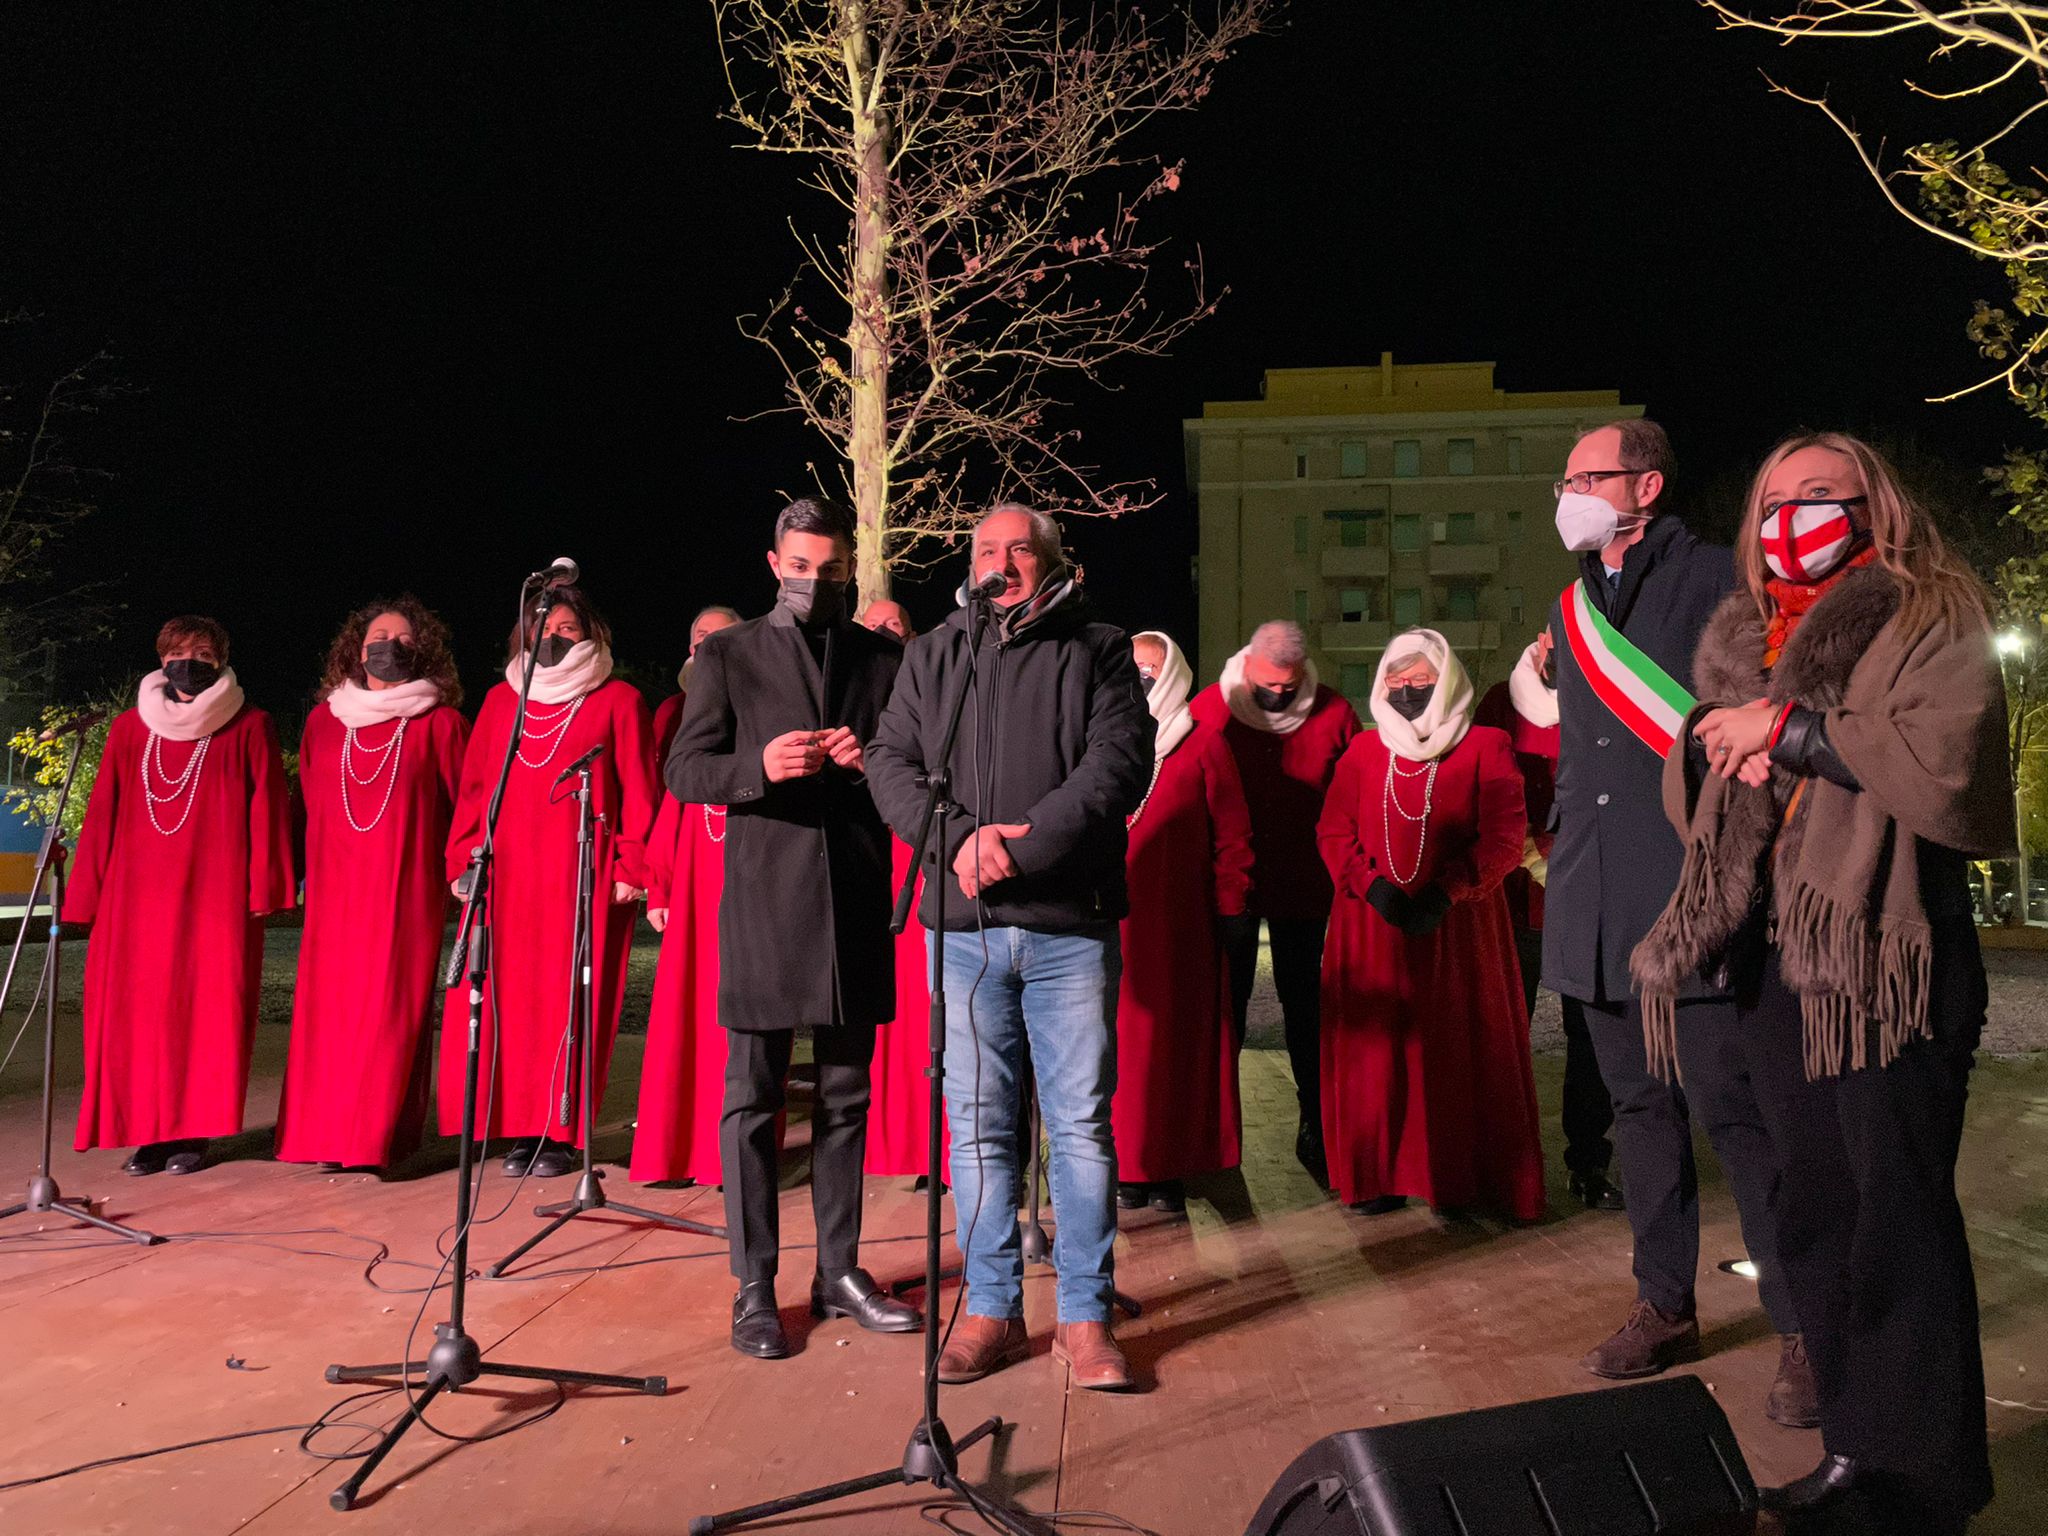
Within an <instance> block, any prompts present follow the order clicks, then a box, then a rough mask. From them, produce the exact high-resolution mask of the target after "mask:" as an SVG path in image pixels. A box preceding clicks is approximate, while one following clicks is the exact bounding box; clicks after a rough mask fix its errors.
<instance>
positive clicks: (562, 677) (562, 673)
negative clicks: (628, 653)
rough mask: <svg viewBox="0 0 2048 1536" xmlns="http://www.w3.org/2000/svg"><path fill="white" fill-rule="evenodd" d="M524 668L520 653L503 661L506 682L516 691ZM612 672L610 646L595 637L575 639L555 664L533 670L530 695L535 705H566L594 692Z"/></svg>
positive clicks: (522, 657) (522, 656)
mask: <svg viewBox="0 0 2048 1536" xmlns="http://www.w3.org/2000/svg"><path fill="white" fill-rule="evenodd" d="M525 671H526V657H525V656H524V655H523V654H522V655H518V656H514V657H513V658H512V659H511V660H510V661H508V662H506V663H505V681H506V682H508V683H510V684H511V685H512V691H513V693H515V694H516V693H518V692H519V684H520V681H521V679H522V677H523V676H524V674H525ZM611 675H612V651H611V647H610V646H608V645H599V644H598V643H597V642H596V641H595V640H578V641H577V642H576V643H575V644H574V645H572V646H570V647H569V654H568V655H566V656H564V657H563V658H562V659H561V660H560V661H559V662H557V663H556V664H555V665H554V666H552V667H535V668H534V669H533V692H532V694H531V695H529V697H530V698H531V699H532V700H533V702H534V703H536V704H567V703H568V702H569V701H570V700H572V699H580V698H582V697H583V696H584V695H585V694H586V693H590V692H593V691H594V690H595V689H596V688H597V687H598V686H599V685H600V684H601V683H603V682H604V680H605V679H606V678H608V677H610V676H611Z"/></svg>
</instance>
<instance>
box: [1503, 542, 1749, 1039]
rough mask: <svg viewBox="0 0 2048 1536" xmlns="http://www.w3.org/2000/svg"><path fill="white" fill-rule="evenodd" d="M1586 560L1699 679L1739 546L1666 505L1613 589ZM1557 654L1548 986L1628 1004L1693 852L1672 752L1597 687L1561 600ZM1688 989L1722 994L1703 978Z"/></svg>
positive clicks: (1637, 632)
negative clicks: (1702, 642)
mask: <svg viewBox="0 0 2048 1536" xmlns="http://www.w3.org/2000/svg"><path fill="white" fill-rule="evenodd" d="M1579 565H1580V569H1581V571H1582V573H1583V574H1584V576H1585V578H1586V584H1587V586H1588V588H1589V589H1590V590H1591V592H1592V594H1593V601H1594V602H1595V603H1596V604H1597V605H1598V606H1599V607H1600V610H1601V611H1602V612H1603V613H1605V614H1606V615H1607V618H1608V620H1609V621H1610V622H1611V623H1612V624H1613V625H1614V627H1615V628H1616V629H1619V630H1620V631H1621V632H1622V633H1623V634H1624V635H1626V636H1627V637H1628V638H1629V639H1630V640H1631V641H1632V642H1634V644H1635V645H1636V646H1637V647H1639V648H1640V649H1641V650H1642V651H1644V652H1645V653H1646V654H1648V655H1649V656H1650V658H1651V659H1652V660H1654V661H1655V662H1656V663H1657V665H1659V666H1660V667H1662V668H1663V669H1664V670H1665V671H1666V672H1668V673H1670V674H1671V676H1672V677H1674V678H1676V679H1677V680H1678V681H1679V682H1681V683H1683V684H1685V686H1686V687H1687V688H1688V689H1692V690H1693V691H1695V692H1696V691H1697V690H1696V689H1693V681H1692V675H1693V672H1692V667H1693V653H1694V651H1695V650H1697V649H1698V646H1699V639H1700V631H1701V630H1703V629H1704V628H1705V627H1706V624H1707V620H1708V619H1709V618H1711V617H1712V616H1713V612H1714V609H1715V607H1716V606H1717V605H1718V604H1719V603H1720V601H1721V599H1722V598H1723V597H1725V596H1727V594H1728V592H1729V591H1730V590H1731V589H1732V588H1733V587H1734V585H1735V560H1734V556H1733V555H1732V554H1731V553H1730V552H1729V551H1728V550H1726V549H1721V548H1718V547H1716V546H1714V545H1711V544H1702V543H1701V542H1700V541H1699V540H1698V539H1696V538H1694V537H1693V536H1692V534H1691V533H1690V532H1688V531H1687V530H1686V527H1685V525H1684V524H1683V523H1681V522H1679V520H1678V519H1677V518H1676V517H1675V516H1672V515H1671V514H1669V513H1667V514H1666V515H1664V516H1663V517H1660V518H1658V519H1657V520H1656V521H1655V522H1653V523H1652V524H1650V527H1649V531H1648V532H1646V533H1645V534H1644V535H1643V538H1642V542H1640V543H1639V544H1636V545H1634V546H1633V547H1631V548H1630V550H1629V551H1628V553H1627V555H1626V556H1624V557H1623V559H1622V563H1621V590H1620V591H1619V592H1618V593H1616V594H1615V595H1613V596H1612V597H1610V596H1609V595H1608V590H1607V581H1606V578H1605V576H1604V575H1603V574H1602V570H1601V564H1600V556H1599V554H1598V553H1597V552H1595V553H1592V554H1589V555H1586V556H1584V557H1583V558H1582V559H1581V560H1580V562H1579ZM1550 634H1551V639H1552V642H1553V644H1554V647H1555V649H1554V651H1553V654H1554V655H1555V656H1556V658H1557V711H1558V722H1557V723H1558V760H1557V798H1556V801H1555V806H1556V810H1555V813H1554V814H1555V816H1556V820H1557V840H1556V842H1555V843H1554V844H1553V845H1552V846H1551V850H1550V872H1549V878H1548V881H1547V883H1546V885H1545V888H1544V895H1543V985H1544V986H1546V987H1549V988H1550V989H1551V990H1552V991H1554V992H1559V993H1562V994H1564V995H1565V996H1566V997H1576V998H1579V999H1581V1000H1583V1001H1586V1002H1609V1003H1616V1004H1618V1003H1622V1002H1625V1001H1626V1000H1627V998H1628V995H1629V988H1630V981H1629V969H1628V961H1629V955H1630V953H1631V952H1632V951H1633V950H1634V949H1635V947H1636V945H1637V943H1638V942H1640V941H1641V939H1642V937H1643V935H1644V934H1645V933H1647V932H1649V930H1650V925H1651V924H1652V923H1654V922H1655V921H1656V920H1657V915H1658V914H1659V913H1660V912H1662V911H1663V910H1664V904H1665V903H1666V902H1667V901H1669V900H1670V899H1671V893H1672V892H1673V891H1674V890H1676V889H1677V887H1678V872H1679V869H1680V868H1681V866H1682V865H1683V863H1684V856H1685V850H1684V848H1683V847H1682V845H1681V844H1680V843H1679V841H1678V834H1677V833H1676V832H1674V831H1672V830H1671V823H1670V822H1669V821H1668V820H1667V819H1666V818H1665V815H1664V790H1663V780H1664V762H1663V759H1661V758H1659V757H1658V756H1657V755H1656V754H1655V753H1653V752H1652V751H1651V750H1650V749H1649V748H1648V747H1646V746H1644V745H1643V744H1642V742H1640V741H1639V740H1637V739H1636V738H1635V737H1634V736H1632V735H1630V734H1629V732H1628V730H1627V728H1626V727H1624V726H1623V725H1622V724H1621V722H1620V721H1618V720H1617V719H1615V717H1614V715H1613V714H1612V712H1610V711H1609V710H1608V708H1607V706H1606V705H1605V704H1603V703H1601V702H1600V699H1599V697H1598V696H1597V695H1596V694H1595V693H1594V692H1593V685H1592V684H1591V683H1589V682H1588V681H1587V680H1586V678H1585V675H1584V674H1583V673H1581V672H1580V671H1579V668H1578V665H1577V663H1575V662H1574V661H1573V660H1572V655H1571V650H1570V647H1568V646H1567V645H1566V644H1565V635H1564V620H1563V618H1562V615H1561V612H1560V610H1559V608H1558V606H1557V605H1556V604H1553V605H1552V607H1551V614H1550ZM1678 995H1679V997H1680V998H1682V999H1688V1000H1689V999H1694V998H1702V997H1713V996H1717V995H1718V994H1717V993H1716V992H1715V991H1714V989H1713V988H1711V987H1709V986H1708V985H1707V983H1706V982H1705V981H1703V980H1702V979H1701V978H1700V977H1699V976H1697V975H1694V976H1691V977H1688V978H1687V981H1686V984H1685V986H1684V987H1682V988H1681V989H1680V991H1679V994H1678Z"/></svg>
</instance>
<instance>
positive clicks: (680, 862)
mask: <svg viewBox="0 0 2048 1536" xmlns="http://www.w3.org/2000/svg"><path fill="white" fill-rule="evenodd" d="M724 890H725V807H724V806H722V805H684V804H683V803H682V802H681V801H679V800H677V799H676V798H675V796H673V795H670V794H666V793H664V794H663V795H662V797H661V812H660V814H659V815H657V816H656V817H655V818H654V833H653V836H652V837H650V838H649V839H648V843H647V921H648V922H649V923H651V924H652V925H653V926H654V928H655V930H656V931H657V932H659V933H660V934H661V958H660V959H659V960H657V961H656V962H655V967H654V1001H653V1003H652V1005H651V1006H650V1008H649V1010H648V1015H647V1049H646V1051H645V1053H644V1054H643V1055H642V1057H641V1060H640V1112H639V1117H638V1123H637V1125H636V1126H635V1128H634V1131H633V1159H632V1164H631V1168H630V1172H631V1176H632V1177H633V1178H634V1179H635V1180H638V1181H639V1182H641V1183H655V1182H657V1181H661V1180H680V1181H684V1182H688V1183H692V1184H722V1183H724V1182H725V1179H724V1175H723V1173H722V1172H721V1170H720V1167H719V1161H718V1116H719V1113H720V1111H721V1110H722V1109H723V1108H724V1105H725V1031H724V1030H722V1029H720V1028H719V1027H718V901H719V897H720V895H721V894H722V893H723V892H724Z"/></svg>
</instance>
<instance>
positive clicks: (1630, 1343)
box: [1579, 1297, 1700, 1381]
mask: <svg viewBox="0 0 2048 1536" xmlns="http://www.w3.org/2000/svg"><path fill="white" fill-rule="evenodd" d="M1699 1357H1700V1324H1699V1319H1698V1318H1696V1317H1694V1316H1693V1315H1692V1314H1691V1313H1689V1312H1688V1313H1684V1314H1676V1313H1671V1312H1665V1311H1661V1310H1660V1309H1659V1308H1658V1307H1657V1305H1656V1303H1655V1302H1651V1301H1645V1300H1643V1299H1642V1298H1641V1297H1638V1298H1637V1299H1636V1304H1635V1305H1634V1306H1632V1307H1630V1308H1629V1309H1628V1321H1627V1322H1625V1323H1623V1324H1622V1325H1621V1327H1620V1328H1619V1329H1618V1330H1617V1331H1616V1332H1615V1333H1614V1334H1613V1335H1612V1336H1611V1337H1609V1338H1607V1339H1606V1340H1604V1341H1603V1342H1602V1343H1601V1344H1600V1346H1599V1347H1598V1348H1597V1349H1595V1350H1594V1351H1593V1352H1592V1353H1591V1354H1589V1355H1587V1356H1586V1358H1585V1359H1583V1360H1581V1361H1580V1362H1579V1364H1580V1365H1583V1366H1584V1367H1585V1368H1586V1369H1587V1370H1589V1371H1591V1372H1592V1373H1593V1374H1594V1375H1595V1376H1605V1377H1606V1378H1607V1379H1608V1380H1610V1381H1633V1380H1634V1379H1635V1378H1636V1377H1638V1376H1655V1375H1656V1374H1657V1373H1658V1372H1660V1371H1665V1370H1668V1369H1670V1368H1671V1367H1672V1366H1674V1365H1677V1364H1679V1363H1680V1362H1682V1361H1686V1360H1697V1359H1699Z"/></svg>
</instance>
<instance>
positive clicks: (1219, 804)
mask: <svg viewBox="0 0 2048 1536" xmlns="http://www.w3.org/2000/svg"><path fill="white" fill-rule="evenodd" d="M1126 868H1127V876H1126V878H1127V879H1128V881H1129V885H1130V893H1131V910H1130V915H1129V916H1128V917H1126V918H1125V919H1124V920H1123V956H1124V974H1123V983H1122V987H1121V989H1120V991H1119V992H1118V994H1117V1008H1116V1096H1115V1098H1114V1100H1113V1101H1112V1103H1111V1121H1112V1124H1113V1125H1114V1127H1115V1132H1116V1162H1117V1175H1116V1176H1117V1178H1118V1180H1119V1181H1120V1182H1123V1183H1126V1184H1152V1183H1160V1182H1164V1181H1166V1180H1171V1179H1184V1178H1188V1177H1191V1176H1192V1175H1195V1174H1202V1173H1214V1172H1216V1171H1217V1170H1218V1169H1223V1168H1235V1167H1236V1166H1237V1163H1238V1156H1239V1147H1240V1133H1241V1126H1242V1117H1241V1112H1240V1106H1239V1103H1238V1092H1237V1042H1236V1040H1235V1038H1234V1035H1235V1030H1234V1029H1233V1027H1232V1023H1231V1013H1230V976H1229V971H1228V968H1227V966H1226V965H1225V962H1224V957H1223V950H1222V946H1221V945H1220V944H1218V943H1217V941H1216V926H1215V923H1214V918H1216V917H1219V916H1221V917H1235V916H1237V915H1239V914H1240V913H1242V912H1243V911H1244V909H1245V901H1246V897H1247V895H1248V894H1249V892H1250V889H1251V871H1252V822H1251V811H1250V810H1249V808H1248V807H1247V806H1246V804H1245V798H1244V787H1243V785H1242V784H1241V782H1240V781H1239V779H1238V775H1237V766H1236V763H1235V761H1234V760H1233V758H1232V755H1231V751H1230V746H1229V743H1228V742H1227V741H1226V740H1225V739H1224V735H1223V731H1222V729H1221V728H1220V727H1219V726H1217V725H1214V724H1209V725H1197V726H1196V727H1195V729H1194V731H1193V732H1192V733H1191V734H1190V735H1189V736H1188V737H1187V738H1186V739H1185V740H1183V741H1182V742H1181V743H1180V744H1179V745H1178V746H1176V747H1175V748H1174V749H1173V751H1171V752H1170V753H1168V754H1167V756H1166V760H1165V761H1164V762H1162V763H1161V764H1160V765H1159V775H1158V777H1157V778H1156V779H1155V780H1154V781H1153V784H1152V789H1151V792H1150V793H1149V794H1148V795H1147V796H1146V797H1145V801H1144V804H1143V805H1141V806H1140V807H1139V809H1138V813H1137V815H1136V816H1135V817H1134V818H1133V819H1132V821H1131V827H1130V852H1129V855H1128V858H1127V861H1126Z"/></svg>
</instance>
